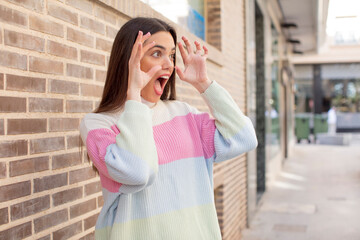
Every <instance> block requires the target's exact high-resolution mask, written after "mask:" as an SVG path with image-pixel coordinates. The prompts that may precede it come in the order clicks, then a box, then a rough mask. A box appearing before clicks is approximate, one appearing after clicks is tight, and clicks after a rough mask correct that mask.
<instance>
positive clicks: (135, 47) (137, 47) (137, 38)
mask: <svg viewBox="0 0 360 240" xmlns="http://www.w3.org/2000/svg"><path fill="white" fill-rule="evenodd" d="M142 35H143V32H142V31H139V33H138V35H137V37H136V40H135V43H134V45H133V48H132V50H131V55H130V59H129V60H130V61H131V60H132V59H133V58H134V57H135V56H136V54H137V52H138V49H139V43H140V39H141V38H142Z"/></svg>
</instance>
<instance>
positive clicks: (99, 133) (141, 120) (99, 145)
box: [80, 101, 158, 193]
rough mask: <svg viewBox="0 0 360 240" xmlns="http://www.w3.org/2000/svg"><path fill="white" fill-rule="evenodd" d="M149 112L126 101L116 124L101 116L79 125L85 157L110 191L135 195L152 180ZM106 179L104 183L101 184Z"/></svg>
mask: <svg viewBox="0 0 360 240" xmlns="http://www.w3.org/2000/svg"><path fill="white" fill-rule="evenodd" d="M151 118H152V114H151V110H150V109H149V108H148V107H147V106H146V105H144V104H142V103H139V102H136V101H127V102H126V104H125V106H124V111H123V112H122V113H121V116H120V118H119V120H118V121H117V122H116V124H115V125H113V126H109V124H108V125H106V123H105V121H104V118H103V115H102V114H91V115H90V117H86V118H85V119H84V120H83V121H82V123H81V126H80V129H81V134H82V137H83V140H84V142H85V143H86V147H87V151H88V154H89V156H90V158H91V160H92V161H93V163H94V165H95V166H96V168H97V169H98V170H99V173H100V176H101V177H102V178H106V179H102V183H103V185H104V183H105V186H104V187H105V188H107V189H108V190H109V191H111V192H122V193H130V192H137V191H140V190H141V189H143V188H145V187H147V186H149V185H151V184H152V182H153V181H154V179H155V177H156V174H157V171H158V157H157V152H156V147H155V142H154V138H153V130H152V120H151ZM103 180H105V181H103Z"/></svg>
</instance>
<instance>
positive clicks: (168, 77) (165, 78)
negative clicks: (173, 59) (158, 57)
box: [159, 76, 169, 79]
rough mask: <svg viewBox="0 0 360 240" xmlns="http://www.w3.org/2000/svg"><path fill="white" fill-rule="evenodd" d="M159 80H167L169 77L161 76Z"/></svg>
mask: <svg viewBox="0 0 360 240" xmlns="http://www.w3.org/2000/svg"><path fill="white" fill-rule="evenodd" d="M159 78H163V79H169V76H161V77H159Z"/></svg>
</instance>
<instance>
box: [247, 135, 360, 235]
mask: <svg viewBox="0 0 360 240" xmlns="http://www.w3.org/2000/svg"><path fill="white" fill-rule="evenodd" d="M292 156H293V157H291V158H289V159H287V160H286V161H285V163H284V166H283V170H282V172H281V174H280V175H279V176H278V177H277V179H276V181H275V183H274V185H273V186H271V187H270V188H269V189H268V190H267V192H266V193H265V195H264V196H263V200H262V201H261V203H260V204H261V206H260V208H259V211H258V212H257V214H256V216H255V217H254V220H253V222H252V223H251V224H250V228H249V229H246V230H244V231H243V240H360V135H353V138H352V141H351V144H350V146H330V145H315V144H307V143H301V144H297V145H296V146H295V149H294V154H293V155H292Z"/></svg>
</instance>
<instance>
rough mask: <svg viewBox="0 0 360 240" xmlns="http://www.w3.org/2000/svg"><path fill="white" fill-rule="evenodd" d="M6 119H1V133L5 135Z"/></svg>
mask: <svg viewBox="0 0 360 240" xmlns="http://www.w3.org/2000/svg"><path fill="white" fill-rule="evenodd" d="M4 134H5V131H4V119H0V135H4Z"/></svg>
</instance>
